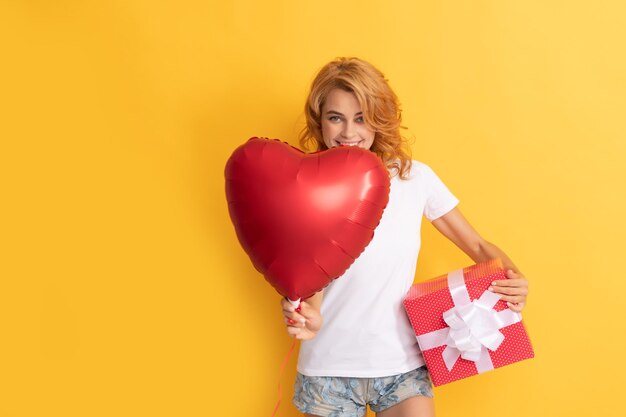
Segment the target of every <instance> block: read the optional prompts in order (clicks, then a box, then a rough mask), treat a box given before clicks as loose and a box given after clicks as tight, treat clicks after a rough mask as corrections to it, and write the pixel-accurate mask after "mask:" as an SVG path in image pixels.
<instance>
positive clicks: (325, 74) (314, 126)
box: [282, 58, 528, 417]
mask: <svg viewBox="0 0 626 417" xmlns="http://www.w3.org/2000/svg"><path fill="white" fill-rule="evenodd" d="M305 115H306V121H307V125H306V127H305V129H304V130H303V132H302V134H301V137H300V142H301V144H302V145H303V146H304V147H307V144H308V143H310V142H312V143H313V144H314V145H316V146H315V148H316V150H323V149H328V148H332V147H334V146H359V147H361V148H363V149H369V150H371V151H372V152H374V153H376V154H377V155H378V156H379V157H380V158H381V159H382V161H383V162H384V164H385V166H387V168H388V170H389V174H390V177H391V191H390V195H389V203H388V205H387V207H386V208H385V211H384V213H383V216H382V218H381V221H380V224H379V225H378V227H377V228H376V231H375V233H374V238H373V239H372V241H371V242H370V244H369V245H368V246H367V247H366V249H365V250H364V252H363V253H362V254H361V255H360V256H359V258H357V260H356V261H355V262H354V263H353V264H352V265H351V266H350V268H349V269H348V270H347V271H346V272H345V274H344V275H343V276H342V277H340V278H339V279H337V280H335V281H333V282H332V283H331V284H330V285H329V286H328V287H326V288H325V289H324V290H323V291H321V292H319V293H317V294H316V295H314V296H313V297H311V298H309V299H308V300H305V301H303V302H302V303H301V309H300V312H299V313H298V312H296V311H294V308H293V307H292V306H291V304H290V303H289V302H288V301H287V300H282V308H283V314H284V316H285V322H286V323H287V332H288V333H289V335H291V336H292V337H295V338H297V339H301V340H302V344H301V346H300V354H299V357H298V367H297V369H298V373H297V377H296V384H295V392H294V398H293V402H294V404H295V405H296V407H297V408H298V409H299V410H300V411H301V412H303V413H305V415H306V416H323V417H329V416H333V417H334V416H342V417H352V416H354V417H357V416H359V417H360V416H362V415H364V414H365V407H366V406H367V405H369V406H370V408H371V409H372V410H373V411H375V412H376V415H377V416H378V417H415V416H420V417H421V416H434V406H433V399H432V396H433V394H432V385H431V382H430V378H429V376H428V372H427V370H426V367H425V366H424V361H423V358H422V356H421V352H420V350H419V347H418V345H417V342H416V339H415V336H414V333H413V329H412V328H411V325H410V323H409V321H408V318H407V316H406V313H405V311H404V308H403V306H402V300H403V298H404V296H405V295H406V293H407V291H408V290H409V288H410V286H411V285H412V282H413V277H414V275H415V266H416V263H417V256H418V253H419V249H420V225H421V218H422V215H423V216H425V217H426V218H427V220H429V221H430V222H432V224H433V225H434V226H435V228H436V229H437V230H439V231H440V232H441V233H442V234H443V235H444V236H446V237H447V238H448V239H450V240H451V241H452V242H454V244H455V245H456V246H458V247H459V248H460V249H461V250H462V251H463V252H465V253H466V254H467V255H468V256H469V257H470V258H472V259H473V260H474V261H475V262H481V261H485V260H488V259H492V258H495V257H499V258H501V259H502V261H503V263H504V266H505V268H506V269H507V277H508V278H509V279H507V280H502V281H496V283H495V285H494V286H493V287H492V288H490V290H491V291H494V292H496V293H498V294H501V295H502V299H503V300H505V301H507V304H508V306H509V308H510V309H511V310H514V311H517V312H519V311H521V310H522V308H523V307H524V304H525V302H526V296H527V294H528V282H527V280H526V279H525V278H524V277H523V276H522V274H521V273H520V272H519V270H518V268H517V267H516V266H515V265H514V264H513V262H512V261H511V260H510V259H509V257H508V256H507V255H506V254H505V253H504V252H503V251H502V250H500V249H498V248H497V247H496V246H495V245H493V244H492V243H489V242H487V241H486V240H485V239H483V238H482V237H481V236H480V234H478V233H477V232H476V230H474V228H473V227H472V226H471V225H470V224H469V223H468V221H467V220H466V219H465V217H463V215H462V214H461V212H460V210H459V209H458V207H457V204H458V202H459V201H458V199H457V198H456V197H455V196H454V195H453V194H452V193H451V192H450V190H448V188H447V187H446V186H445V185H444V183H443V182H442V181H441V179H440V178H439V177H438V176H437V175H436V174H435V173H434V171H433V170H432V169H431V168H430V167H429V166H428V165H426V164H424V163H422V162H419V161H417V160H413V159H411V157H410V156H409V151H408V148H407V146H406V142H405V140H404V138H403V137H402V136H401V134H400V127H401V126H400V123H401V114H400V108H399V103H398V99H397V97H396V95H395V94H394V92H393V91H392V90H391V88H390V87H389V85H388V83H387V80H386V79H385V77H384V75H383V74H382V73H381V72H380V71H379V70H377V69H376V68H375V67H373V66H372V65H371V64H369V63H368V62H365V61H363V60H360V59H357V58H338V59H337V60H335V61H332V62H330V63H328V64H327V65H325V66H324V67H323V68H322V69H321V70H320V72H319V73H318V75H317V76H316V77H315V79H314V81H313V83H312V85H311V91H310V93H309V96H308V99H307V102H306V105H305Z"/></svg>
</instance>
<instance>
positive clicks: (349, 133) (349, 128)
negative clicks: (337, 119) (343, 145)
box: [341, 122, 356, 139]
mask: <svg viewBox="0 0 626 417" xmlns="http://www.w3.org/2000/svg"><path fill="white" fill-rule="evenodd" d="M355 133H356V129H355V126H354V123H352V122H346V123H345V124H344V125H343V131H342V132H341V134H342V136H343V137H344V138H346V139H350V138H351V137H353V136H354V135H355Z"/></svg>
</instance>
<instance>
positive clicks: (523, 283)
mask: <svg viewBox="0 0 626 417" xmlns="http://www.w3.org/2000/svg"><path fill="white" fill-rule="evenodd" d="M506 276H507V277H508V278H509V279H502V280H498V281H494V282H493V283H492V285H491V287H489V291H493V292H494V293H496V294H502V300H504V301H506V304H507V305H508V306H509V308H510V309H511V310H513V311H515V312H518V313H519V312H521V311H522V309H523V308H524V305H526V296H527V295H528V280H527V279H526V278H524V277H523V276H522V274H518V273H516V272H513V270H511V269H508V270H507V271H506Z"/></svg>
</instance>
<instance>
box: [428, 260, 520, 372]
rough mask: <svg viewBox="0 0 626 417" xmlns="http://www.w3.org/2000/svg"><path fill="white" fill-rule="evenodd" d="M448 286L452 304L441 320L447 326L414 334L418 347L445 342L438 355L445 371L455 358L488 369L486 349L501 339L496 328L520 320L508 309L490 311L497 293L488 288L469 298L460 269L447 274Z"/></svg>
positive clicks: (516, 314)
mask: <svg viewBox="0 0 626 417" xmlns="http://www.w3.org/2000/svg"><path fill="white" fill-rule="evenodd" d="M448 289H449V291H450V295H451V296H452V301H453V302H454V307H452V308H451V309H450V310H448V311H446V312H444V313H443V320H444V321H445V322H446V324H447V325H448V326H449V327H445V328H443V329H441V330H435V331H434V332H430V333H425V334H423V335H419V336H417V341H418V343H419V345H420V349H421V350H422V351H424V350H429V349H433V348H436V347H439V346H443V345H446V348H445V349H444V350H443V352H442V353H441V356H442V357H443V361H444V363H445V364H446V367H447V368H448V371H452V367H453V366H454V364H455V363H456V362H457V361H458V359H459V357H461V358H463V359H467V360H470V361H472V362H474V363H475V364H476V370H477V371H478V373H483V372H486V371H490V370H492V369H493V362H492V361H491V357H490V356H489V352H488V350H491V351H495V350H497V349H498V347H500V345H501V344H502V342H503V341H504V335H503V334H502V333H501V332H500V331H499V329H501V328H503V327H506V326H510V325H511V324H515V323H517V322H520V321H522V316H521V315H520V314H519V313H516V312H514V311H512V310H510V309H508V308H507V309H505V310H502V311H496V310H494V309H493V307H494V306H495V305H496V303H497V302H498V300H500V295H499V294H496V293H493V292H491V291H488V290H487V291H485V292H483V293H482V295H481V296H480V298H478V299H477V300H474V301H471V300H470V297H469V293H468V292H467V287H466V286H465V279H464V277H463V269H458V270H456V271H452V272H450V273H449V274H448ZM487 349H488V350H487Z"/></svg>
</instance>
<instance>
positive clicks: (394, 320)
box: [297, 160, 459, 378]
mask: <svg viewBox="0 0 626 417" xmlns="http://www.w3.org/2000/svg"><path fill="white" fill-rule="evenodd" d="M458 202H459V200H458V199H457V198H456V197H455V196H454V195H453V194H452V193H451V192H450V191H449V190H448V188H447V187H446V186H445V185H444V183H443V182H442V181H441V180H440V179H439V177H438V176H437V175H436V174H435V173H434V172H433V170H432V169H431V168H430V167H429V166H428V165H426V164H424V163H421V162H418V161H415V160H413V161H412V168H411V171H410V175H409V179H408V180H400V179H399V178H398V175H395V176H394V177H393V178H392V179H391V189H390V194H389V203H388V204H387V207H386V208H385V211H384V212H383V216H382V218H381V220H380V224H379V225H378V227H377V228H376V230H375V231H374V238H373V239H372V241H371V242H370V244H369V245H368V246H367V247H366V248H365V250H364V251H363V253H362V254H361V255H360V256H359V257H358V258H357V259H356V260H355V262H354V263H353V264H352V265H351V266H350V268H348V270H347V271H346V272H345V273H344V274H343V275H342V276H341V277H339V278H338V279H336V280H334V281H333V282H332V283H331V284H330V285H328V286H327V287H326V289H325V292H324V298H323V301H322V305H321V314H322V317H323V319H324V324H323V326H322V329H321V330H320V331H319V333H318V334H317V336H316V337H315V338H313V339H311V340H308V341H303V342H302V344H301V346H300V354H299V357H298V367H297V369H298V372H300V373H301V374H303V375H309V376H340V377H369V378H373V377H381V376H389V375H395V374H399V373H404V372H408V371H410V370H412V369H415V368H417V367H419V366H421V365H423V364H424V360H423V358H422V354H421V352H420V349H419V346H418V345H417V341H416V339H415V334H414V332H413V329H412V327H411V324H410V322H409V320H408V317H407V315H406V312H405V310H404V307H403V305H402V300H403V299H404V296H405V295H406V293H407V291H408V290H409V288H410V287H411V285H412V284H413V278H414V276H415V266H416V264H417V256H418V253H419V250H420V226H421V222H422V215H424V216H425V217H426V218H427V219H428V220H429V221H433V220H435V219H436V218H438V217H440V216H442V215H444V214H446V213H447V212H448V211H450V210H452V209H453V208H454V207H455V206H456V205H457V204H458Z"/></svg>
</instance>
